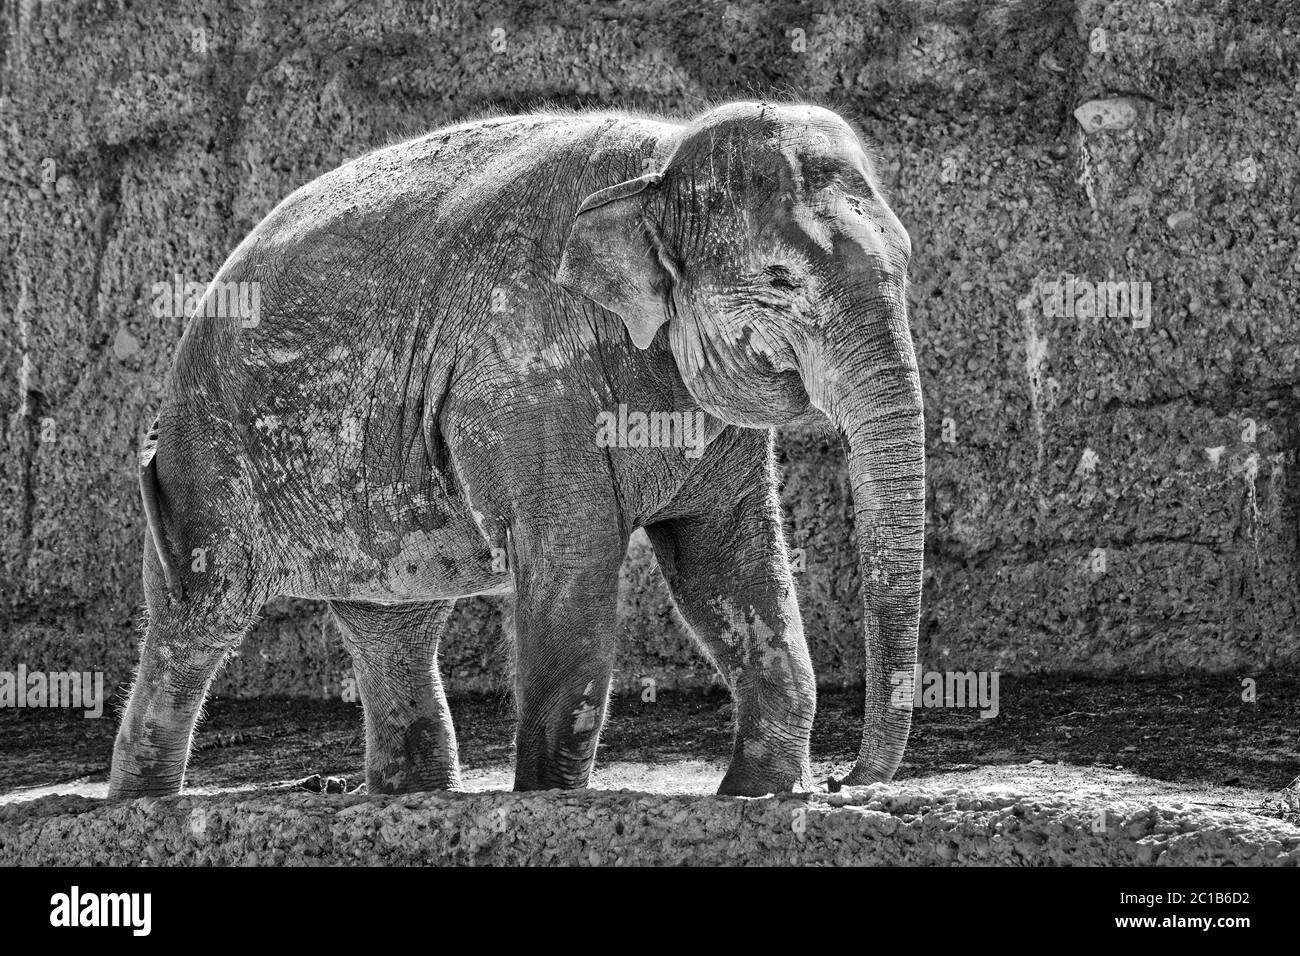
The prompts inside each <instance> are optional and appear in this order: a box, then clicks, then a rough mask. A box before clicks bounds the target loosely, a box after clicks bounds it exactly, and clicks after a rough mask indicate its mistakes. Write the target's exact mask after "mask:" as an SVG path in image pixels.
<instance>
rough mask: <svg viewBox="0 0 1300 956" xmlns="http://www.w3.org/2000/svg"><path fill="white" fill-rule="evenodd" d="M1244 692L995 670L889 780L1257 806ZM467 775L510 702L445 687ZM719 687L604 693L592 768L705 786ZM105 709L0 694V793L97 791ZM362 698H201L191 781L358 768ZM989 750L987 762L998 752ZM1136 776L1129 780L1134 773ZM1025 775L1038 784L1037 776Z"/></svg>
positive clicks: (497, 748)
mask: <svg viewBox="0 0 1300 956" xmlns="http://www.w3.org/2000/svg"><path fill="white" fill-rule="evenodd" d="M1255 694H1256V701H1255V702H1254V703H1247V702H1244V701H1243V700H1242V686H1241V682H1240V680H1239V679H1237V678H1235V677H1232V676H1225V675H1215V676H1192V677H1179V678H1168V677H1164V678H1141V679H1131V680H1122V681H1119V680H1102V679H1097V678H1090V677H1088V678H1085V677H1070V676H1051V677H1043V676H1030V677H1019V678H1014V677H1004V678H1003V679H1002V682H1001V686H1000V708H999V713H998V715H997V716H996V717H995V718H992V719H985V718H981V717H980V716H979V713H978V711H977V710H973V709H955V708H953V709H941V708H922V709H919V710H917V711H916V713H915V721H914V729H913V732H912V738H911V745H910V747H909V749H908V752H907V759H906V762H905V763H904V765H903V767H902V769H901V771H900V773H899V775H898V779H899V780H919V779H924V782H925V783H927V784H935V785H956V786H960V785H967V786H969V785H977V786H990V785H994V784H997V783H999V782H1002V781H1005V780H1007V779H1009V778H1012V777H1014V778H1015V779H1017V780H1020V781H1024V780H1025V779H1026V778H1028V779H1033V780H1034V781H1035V782H1036V784H1037V785H1038V787H1047V788H1050V787H1051V785H1052V784H1053V783H1055V784H1056V785H1057V788H1058V789H1068V788H1071V787H1078V786H1084V785H1086V784H1087V783H1088V782H1090V781H1091V782H1098V783H1102V782H1106V783H1110V784H1114V785H1122V782H1123V781H1128V785H1127V786H1125V787H1124V789H1126V790H1128V791H1130V792H1132V793H1137V794H1139V795H1141V794H1143V793H1146V792H1151V793H1153V794H1166V795H1168V794H1171V793H1176V794H1178V795H1182V796H1185V797H1189V798H1194V799H1198V800H1200V801H1205V802H1207V803H1208V804H1209V805H1216V802H1217V803H1222V804H1223V805H1232V806H1236V807H1243V808H1244V807H1250V808H1254V809H1270V808H1271V806H1272V804H1273V800H1274V798H1275V797H1276V794H1277V793H1278V791H1280V790H1281V789H1282V788H1284V787H1285V786H1286V785H1287V784H1288V783H1289V782H1290V781H1291V780H1292V779H1293V778H1295V776H1296V774H1297V773H1298V772H1300V675H1281V674H1275V675H1264V676H1260V677H1258V678H1256V686H1255ZM452 710H453V713H454V718H455V721H456V732H457V736H458V738H459V741H460V753H461V763H462V767H463V768H464V769H465V777H466V785H467V787H468V788H469V789H476V790H482V789H508V788H509V787H510V785H511V761H512V736H513V708H512V703H511V701H510V698H509V696H508V695H499V696H471V697H462V698H459V699H456V700H454V701H453V703H452ZM729 711H730V706H729V703H728V698H727V697H726V696H724V695H723V694H722V693H721V692H718V693H716V694H682V695H678V694H675V693H672V692H666V691H660V692H659V693H658V695H657V699H656V700H655V701H654V702H645V701H642V700H641V699H640V698H639V697H636V696H628V697H619V698H615V699H614V701H613V703H612V705H611V708H610V717H609V721H608V723H607V725H606V730H605V734H604V736H603V738H602V742H601V748H600V753H599V756H598V758H597V763H598V772H597V776H596V779H595V781H594V783H595V785H596V786H600V787H606V788H623V787H627V788H634V789H647V790H663V791H667V792H672V791H677V792H709V791H711V790H712V789H713V788H715V787H716V785H717V783H718V781H719V780H720V779H721V774H722V771H723V769H724V767H725V762H726V759H727V757H728V755H729V752H730V746H731V717H730V713H729ZM861 712H862V701H861V696H860V692H858V691H852V692H846V691H840V692H823V693H822V694H821V696H820V698H819V701H818V715H817V723H816V729H815V732H814V736H813V760H814V769H815V772H816V773H817V779H818V780H819V781H824V780H825V779H826V777H827V776H828V775H829V774H830V773H832V772H837V771H842V770H843V769H845V767H846V766H847V761H848V760H849V759H850V758H851V756H852V755H853V754H854V753H855V752H856V749H857V741H858V734H859V726H860V723H859V721H860V719H861ZM115 728H116V719H115V715H113V714H110V713H106V714H105V717H104V718H103V719H100V720H87V719H85V718H83V717H82V716H81V714H80V712H67V711H52V710H26V709H24V710H4V711H0V740H3V741H4V745H3V749H2V750H0V801H8V800H13V799H27V798H31V797H36V796H40V795H44V794H48V793H69V792H80V793H85V794H87V795H91V796H97V795H102V793H103V783H104V780H105V779H106V775H107V768H108V760H109V756H110V754H111V752H112V744H113V734H114V732H115ZM363 754H364V741H363V736H362V729H361V708H360V705H359V704H350V703H344V702H341V701H318V700H298V699H271V700H215V701H213V702H211V703H210V705H209V707H208V714H207V718H206V720H205V721H204V722H203V724H202V725H201V727H200V731H199V734H198V740H197V746H196V751H195V754H194V757H193V760H192V761H191V765H190V773H189V779H188V787H189V788H191V789H194V790H226V789H239V788H250V787H252V788H258V787H267V786H273V785H277V784H279V785H283V784H284V783H286V782H288V781H294V780H297V779H300V778H304V777H307V776H310V775H312V774H322V775H337V776H342V777H346V778H348V780H349V786H355V785H356V784H357V783H359V782H360V781H361V779H362V778H363V774H362V763H363ZM999 768H1002V769H1001V770H999ZM1139 780H1140V781H1141V783H1142V784H1143V785H1142V786H1135V785H1134V782H1135V781H1139ZM1035 789H1037V787H1036V788H1035Z"/></svg>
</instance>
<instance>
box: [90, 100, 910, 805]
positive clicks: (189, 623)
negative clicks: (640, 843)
mask: <svg viewBox="0 0 1300 956" xmlns="http://www.w3.org/2000/svg"><path fill="white" fill-rule="evenodd" d="M647 174H648V175H647ZM909 255H910V248H909V241H908V237H907V233H906V232H905V231H904V229H903V227H902V226H901V225H900V223H899V221H898V219H897V218H895V216H894V214H893V213H892V212H891V211H890V209H889V207H888V206H887V205H886V204H885V201H884V199H882V198H881V195H880V192H879V191H878V189H877V188H876V186H875V185H874V184H873V179H872V174H871V171H870V168H869V161H868V159H867V157H866V155H865V154H864V152H863V149H862V147H861V145H860V143H859V141H858V139H857V137H856V136H855V134H854V132H853V131H852V129H851V128H850V127H849V126H848V125H846V123H845V122H844V121H843V120H842V119H840V118H839V117H838V116H836V115H835V114H834V113H832V112H829V111H827V110H824V109H820V108H816V107H811V106H801V105H780V106H775V105H770V104H758V103H737V104H731V105H727V106H722V107H719V108H717V109H713V110H711V111H709V112H707V113H705V114H704V115H702V116H700V117H698V118H696V119H695V120H693V121H691V122H688V123H681V122H675V121H667V120H660V119H654V118H644V117H636V116H629V115H621V114H610V113H599V114H596V113H593V114H542V115H533V116H519V117H510V118H498V119H489V120H484V121H480V122H473V123H468V124H466V125H463V126H458V127H455V128H452V129H447V130H441V131H438V132H434V133H431V134H429V135H427V136H424V137H422V138H420V139H416V140H413V141H411V142H407V143H403V144H401V145H398V146H393V147H390V148H387V149H383V150H380V151H378V152H375V153H372V154H370V155H368V156H365V157H363V158H361V159H358V160H356V161H355V162H353V163H350V164H348V165H347V166H344V167H342V168H341V169H339V170H336V171H334V172H332V173H330V174H328V175H326V176H323V177H321V178H320V179H318V180H316V181H315V182H312V183H310V184H308V185H307V186H305V187H303V188H302V189H300V190H298V191H297V192H296V193H294V194H293V195H292V196H290V197H289V198H288V199H287V200H285V201H284V202H283V203H282V204H281V205H280V206H279V207H278V208H277V209H276V210H275V211H274V212H272V213H271V214H270V216H268V217H267V218H266V220H265V221H263V222H262V223H261V224H260V225H259V226H258V227H257V228H256V229H255V230H254V231H253V233H252V235H250V236H249V237H248V238H247V239H246V240H245V241H244V242H243V243H242V244H241V245H240V246H239V248H238V249H237V250H236V251H235V252H234V254H233V255H232V256H231V258H230V260H229V261H228V262H227V263H226V265H225V266H224V267H223V269H222V270H221V273H220V274H219V276H218V278H219V279H220V280H222V281H226V282H230V281H257V282H260V283H261V314H260V317H259V318H260V322H259V324H257V325H256V326H255V327H252V328H244V327H242V325H241V323H240V322H239V321H238V320H237V319H229V318H220V317H211V318H206V317H199V318H195V319H194V320H192V321H191V322H190V324H189V326H188V328H187V329H186V332H185V335H184V338H183V340H182V342H181V346H180V350H179V353H178V355H177V358H176V362H175V366H174V368H173V370H172V373H171V376H170V379H169V382H168V386H167V389H166V393H165V399H164V402H163V405H162V409H161V414H160V418H159V422H158V425H157V428H156V440H154V439H151V440H150V442H149V443H148V444H147V446H146V448H145V454H144V461H145V462H146V463H147V467H144V468H143V469H142V482H141V484H142V490H143V492H144V497H145V501H146V507H147V510H148V511H149V512H150V514H151V516H152V519H153V520H152V521H151V526H153V530H154V532H155V540H157V541H158V542H160V544H161V548H159V547H155V546H154V545H152V544H151V545H150V546H148V547H146V549H145V559H144V581H145V590H146V595H147V598H148V604H149V625H148V632H147V635H146V637H145V640H144V642H143V645H142V650H141V660H140V667H139V672H138V676H137V679H136V682H135V685H134V688H133V690H132V693H131V699H130V703H129V706H128V707H127V710H126V713H125V716H124V719H123V721H122V726H121V729H120V730H119V732H118V737H117V746H116V749H115V751H114V754H113V765H112V775H111V782H110V793H111V795H112V796H113V797H133V796H139V795H144V794H168V793H175V792H177V791H178V790H179V789H180V788H181V784H182V779H183V776H184V772H185V765H186V760H187V755H188V750H189V746H190V741H191V736H192V733H193V729H194V724H195V720H196V717H197V715H198V713H199V710H200V707H201V705H202V701H203V698H204V695H205V693H206V690H207V687H208V684H209V682H210V681H211V679H212V676H213V674H214V673H215V672H216V670H217V668H218V667H219V666H220V664H221V662H222V660H223V659H224V657H225V656H226V655H227V654H228V653H229V652H230V651H231V649H232V648H234V647H235V646H236V645H237V644H238V642H239V640H240V638H241V636H242V635H243V634H244V633H245V631H246V630H247V629H248V628H249V626H250V625H251V624H252V622H253V620H254V618H255V616H256V614H257V613H258V611H259V609H260V608H261V606H262V604H263V603H264V602H265V601H266V600H267V599H269V598H271V597H273V596H276V595H294V596H298V597H304V598H324V599H327V600H328V601H329V602H330V605H331V607H332V608H333V611H334V613H335V614H336V615H337V619H338V622H339V624H340V625H341V629H342V632H343V634H344V639H345V642H346V644H347V648H348V650H349V651H350V653H351V655H352V659H353V661H354V664H355V670H356V677H357V681H358V687H359V690H360V694H361V699H362V703H363V705H364V712H365V726H366V774H367V779H368V783H369V786H370V788H371V790H372V792H399V791H409V790H420V789H437V788H455V787H456V786H458V784H459V770H458V767H457V759H456V741H455V736H454V733H453V730H452V724H451V716H450V713H449V711H448V707H447V701H446V697H445V695H444V693H443V688H442V685H441V682H440V680H439V677H438V671H437V664H436V655H437V650H438V641H439V638H440V637H441V635H442V632H443V630H444V628H445V626H446V623H447V620H448V617H449V615H450V613H451V609H452V607H453V605H454V603H455V600H456V598H459V597H466V596H469V595H476V594H500V593H503V592H506V591H508V590H510V589H512V588H513V590H514V591H515V595H516V599H515V605H516V633H517V641H518V646H517V676H516V688H515V690H516V697H517V703H518V715H519V724H518V737H517V744H518V749H517V758H516V760H517V762H516V774H515V788H516V789H518V790H535V789H542V788H551V787H560V788H575V787H582V786H584V785H585V784H586V783H587V780H588V776H589V774H590V772H591V766H592V760H593V757H594V755H595V750H596V742H597V738H598V737H599V734H600V730H601V725H602V723H603V720H604V716H605V707H606V698H607V695H608V690H609V682H610V669H611V665H612V663H613V660H614V647H613V643H612V637H613V634H614V618H615V603H616V592H617V578H618V570H619V565H620V562H621V561H622V559H623V556H624V552H625V549H626V546H627V542H628V536H629V535H630V534H631V532H632V531H633V529H635V528H638V527H641V528H645V529H646V532H647V534H648V536H649V538H650V541H651V542H652V543H653V545H654V549H655V553H656V554H657V556H658V560H659V563H660V566H661V567H662V568H663V570H664V572H665V575H666V577H667V580H668V582H669V585H670V587H671V590H672V594H673V597H674V599H675V601H676V603H677V605H678V607H679V608H680V610H681V612H682V614H683V616H684V617H685V619H686V620H687V621H688V622H689V623H690V625H691V628H692V629H693V631H694V633H695V635H696V637H697V638H698V639H699V641H700V643H701V644H702V645H703V647H704V649H705V650H706V651H707V652H708V654H709V656H710V657H711V658H712V660H713V661H714V663H715V664H716V665H717V668H718V670H719V672H720V674H721V675H722V677H723V678H724V679H725V680H726V682H727V684H728V686H729V687H730V688H731V691H732V693H733V695H734V697H735V721H736V726H735V748H734V753H733V756H732V760H731V765H730V768H729V769H728V771H727V773H726V776H725V778H724V779H723V781H722V785H721V792H722V793H727V794H746V795H755V794H763V793H769V792H783V791H791V790H808V789H811V788H812V787H813V781H812V779H811V776H810V770H809V752H808V747H809V733H810V731H811V728H812V723H813V713H814V709H815V698H816V693H815V684H814V677H813V673H812V670H811V668H810V665H809V658H808V651H807V647H806V645H805V642H804V635H803V628H802V625H801V623H800V617H799V608H798V605H797V604H796V601H795V594H794V587H793V585H792V581H791V574H790V567H789V563H788V561H787V555H786V547H785V544H784V541H783V537H782V532H781V525H780V518H779V511H778V499H777V491H776V484H775V480H774V473H773V452H772V431H771V430H772V429H773V428H774V427H777V426H782V425H790V424H798V423H801V422H808V421H811V420H813V419H814V418H817V417H819V416H821V415H825V416H827V417H829V419H830V421H831V422H832V423H833V424H834V425H835V426H837V427H838V429H839V430H840V432H841V433H842V435H843V436H844V438H845V439H846V441H847V444H848V448H849V459H848V461H849V474H850V477H851V479H852V491H853V498H854V503H855V515H856V532H857V540H858V552H859V558H860V570H861V574H860V580H861V584H862V600H863V606H864V627H865V642H866V718H865V726H864V730H863V742H862V749H861V752H860V754H859V756H858V758H857V761H856V763H855V764H854V766H853V768H852V770H851V771H850V772H849V774H848V776H847V778H846V780H845V782H846V783H851V784H861V783H868V782H873V781H880V780H888V779H889V778H890V777H891V776H892V774H893V773H894V771H895V769H896V768H897V767H898V764H899V761H900V759H901V757H902V753H903V748H904V746H905V743H906V739H907V733H908V728H909V725H910V722H911V712H910V710H909V709H906V708H898V707H891V706H890V694H891V681H890V675H891V673H894V672H898V671H902V672H906V673H910V672H911V670H912V668H913V665H914V662H915V656H916V639H917V625H918V614H919V597H920V587H921V556H922V517H923V489H922V486H923V471H924V447H923V423H922V409H921V394H920V385H919V379H918V375H917V366H916V360H915V356H914V353H913V349H912V342H911V338H910V335H909V332H908V324H907V313H906V306H905V292H904V287H905V272H906V268H907V263H908V257H909ZM620 403H625V404H627V405H628V406H629V408H630V409H632V410H645V411H652V410H681V411H687V412H694V411H696V410H700V409H702V410H703V411H704V412H705V413H707V414H706V418H705V421H706V437H707V439H708V444H707V447H706V448H705V449H704V452H703V455H702V456H700V457H698V458H693V457H689V456H688V455H687V454H686V453H685V451H686V450H685V449H683V448H605V447H600V446H599V445H598V444H597V442H596V440H595V435H596V427H595V422H596V421H597V417H598V415H599V414H600V413H601V412H608V411H614V410H616V409H617V408H618V406H619V404H620ZM494 548H496V549H500V551H498V552H497V558H498V560H497V562H496V563H495V565H494V561H493V557H494V555H493V549H494ZM195 549H206V551H205V555H204V557H205V562H204V563H203V564H200V565H199V566H200V567H202V568H203V570H195V567H196V564H198V562H196V561H195V560H194V558H193V555H194V554H195Z"/></svg>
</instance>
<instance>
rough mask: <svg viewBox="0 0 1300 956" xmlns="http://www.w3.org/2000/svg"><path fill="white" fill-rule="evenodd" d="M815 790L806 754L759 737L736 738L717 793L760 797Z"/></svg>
mask: <svg viewBox="0 0 1300 956" xmlns="http://www.w3.org/2000/svg"><path fill="white" fill-rule="evenodd" d="M813 789H815V788H814V787H813V781H812V768H811V767H810V766H809V762H808V753H807V750H806V749H805V750H804V752H803V753H802V754H791V753H790V752H788V750H782V749H778V748H777V747H776V746H775V745H773V744H770V743H765V742H764V741H760V740H749V741H743V740H742V741H738V742H737V746H736V754H735V756H734V757H732V760H731V766H730V767H728V768H727V774H726V776H724V777H723V778H722V784H721V785H720V786H719V787H718V793H720V794H722V795H723V796H729V797H761V796H764V795H765V794H769V793H810V792H812V791H813Z"/></svg>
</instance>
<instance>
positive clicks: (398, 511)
mask: <svg viewBox="0 0 1300 956" xmlns="http://www.w3.org/2000/svg"><path fill="white" fill-rule="evenodd" d="M272 547H273V550H274V552H275V553H276V560H275V563H276V564H277V565H279V567H280V570H281V575H280V577H281V580H282V581H283V582H284V583H283V587H282V593H285V594H288V595H290V596H293V597H304V598H340V599H351V600H371V601H381V602H382V601H427V600H440V599H447V598H457V597H471V596H473V595H476V594H501V593H504V592H506V591H509V590H510V588H511V587H512V583H513V582H512V578H511V576H510V573H509V571H508V569H507V565H506V557H505V552H504V550H503V549H500V548H493V547H491V546H490V545H489V543H488V541H487V539H486V538H485V537H484V536H483V533H482V532H481V531H480V530H479V528H478V526H477V525H476V524H475V523H474V521H473V519H472V518H470V517H469V515H468V514H466V513H464V511H463V510H462V509H460V508H455V507H451V508H445V509H443V510H440V511H438V512H435V513H434V516H431V513H430V512H429V511H428V510H427V508H421V509H419V510H418V511H417V510H416V509H413V508H409V507H400V506H398V507H394V506H392V505H389V506H387V507H385V506H383V505H382V504H381V505H380V506H379V507H375V506H374V503H372V506H371V507H370V508H369V509H368V510H367V509H362V508H361V507H359V506H356V507H352V508H349V509H347V510H346V511H345V512H344V515H343V520H342V521H339V522H330V524H329V526H328V527H325V528H321V527H320V526H319V525H317V526H316V527H315V528H311V529H308V528H302V529H298V531H297V533H296V534H292V533H291V534H287V535H283V536H281V540H280V541H279V542H273V543H272Z"/></svg>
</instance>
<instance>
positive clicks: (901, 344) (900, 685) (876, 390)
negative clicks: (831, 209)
mask: <svg viewBox="0 0 1300 956" xmlns="http://www.w3.org/2000/svg"><path fill="white" fill-rule="evenodd" d="M891 298H892V297H891ZM900 299H901V297H900ZM892 305H893V308H890V309H888V310H887V311H888V313H889V315H888V317H887V318H885V320H884V321H882V317H881V316H880V314H879V310H873V311H875V313H876V314H874V315H873V316H872V319H871V320H870V321H869V323H867V325H868V328H869V329H870V330H871V331H870V332H869V333H868V334H869V337H870V339H871V341H870V342H869V344H868V346H867V348H865V349H861V348H860V349H859V350H857V351H856V352H855V354H853V355H852V360H851V362H848V363H845V365H844V366H843V367H842V371H838V373H834V374H832V375H830V376H828V377H827V378H826V379H824V382H825V384H826V386H827V388H829V389H833V390H834V391H836V392H839V394H838V395H830V394H827V395H826V396H825V399H826V404H825V405H823V406H822V407H823V408H824V409H826V410H828V411H830V412H831V418H832V420H833V421H835V423H836V424H837V425H838V426H839V427H840V429H841V432H842V433H843V435H844V437H845V439H846V440H847V442H848V447H849V452H848V467H849V479H850V481H851V483H852V488H853V508H854V523H855V527H856V532H857V545H858V577H859V581H860V586H861V591H862V622H863V629H864V631H865V644H866V674H865V676H866V708H865V721H864V724H863V729H862V748H861V750H860V751H859V753H858V759H857V762H856V763H855V764H854V766H853V769H852V770H851V771H850V772H849V774H848V776H847V777H846V778H845V779H844V781H843V782H844V783H845V784H868V783H876V782H879V781H887V780H889V779H891V778H892V777H893V775H894V772H895V771H896V770H897V769H898V765H899V764H900V763H901V762H902V759H903V750H904V748H905V747H906V746H907V735H908V732H909V730H910V729H911V726H912V680H913V672H914V670H915V667H916V647H917V631H918V628H919V626H920V611H921V566H922V557H923V553H924V547H925V421H924V414H923V408H922V404H921V386H920V377H919V375H918V373H917V367H916V355H915V352H914V351H913V349H912V340H911V335H910V333H909V331H908V327H907V313H906V308H905V307H904V306H903V305H902V302H901V301H895V302H893V303H892ZM861 328H862V325H861V319H860V318H859V324H858V335H861ZM832 354H833V353H832ZM827 406H830V408H827Z"/></svg>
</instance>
